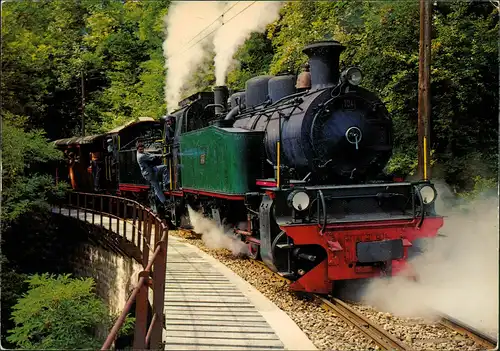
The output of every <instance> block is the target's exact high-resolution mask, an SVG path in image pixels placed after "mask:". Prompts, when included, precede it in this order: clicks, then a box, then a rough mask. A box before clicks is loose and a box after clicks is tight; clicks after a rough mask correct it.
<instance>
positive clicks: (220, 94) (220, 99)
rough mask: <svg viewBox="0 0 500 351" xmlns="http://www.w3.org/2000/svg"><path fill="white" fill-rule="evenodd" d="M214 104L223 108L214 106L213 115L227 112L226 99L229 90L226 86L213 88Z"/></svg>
mask: <svg viewBox="0 0 500 351" xmlns="http://www.w3.org/2000/svg"><path fill="white" fill-rule="evenodd" d="M213 90H214V103H215V104H216V105H222V106H224V107H222V108H221V107H220V106H215V114H216V115H218V114H221V113H223V112H226V111H227V99H228V98H229V90H228V89H227V86H225V85H221V86H217V87H214V89H213Z"/></svg>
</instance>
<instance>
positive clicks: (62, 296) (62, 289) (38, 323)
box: [7, 273, 111, 350]
mask: <svg viewBox="0 0 500 351" xmlns="http://www.w3.org/2000/svg"><path fill="white" fill-rule="evenodd" d="M27 282H28V283H29V290H28V292H27V293H26V294H25V295H24V296H23V297H22V298H21V299H19V300H18V302H17V304H16V305H15V306H14V307H13V313H12V320H13V321H14V323H15V325H16V326H15V328H14V329H12V330H10V331H9V333H10V334H11V335H10V336H9V337H8V338H7V340H8V341H9V342H12V343H14V344H16V345H17V347H19V348H23V349H59V350H62V349H97V348H98V347H100V346H101V343H102V342H103V340H99V338H98V337H97V331H98V328H99V327H104V328H106V329H109V327H110V326H111V318H110V317H109V315H108V311H107V308H106V306H105V304H104V303H103V302H102V301H101V300H100V299H99V298H98V297H97V296H96V295H95V293H94V292H93V290H94V284H95V283H94V280H93V279H92V278H86V279H75V278H71V277H70V275H69V274H67V275H59V276H53V275H48V274H46V273H45V274H42V275H38V274H36V275H33V276H31V277H30V278H29V279H28V280H27Z"/></svg>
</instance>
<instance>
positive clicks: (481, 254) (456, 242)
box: [364, 189, 499, 335]
mask: <svg viewBox="0 0 500 351" xmlns="http://www.w3.org/2000/svg"><path fill="white" fill-rule="evenodd" d="M440 190H441V191H440ZM442 190H443V189H438V191H439V192H440V193H441V194H444V193H445V192H443V191H442ZM436 209H437V210H438V213H440V214H441V215H446V216H447V217H445V219H444V227H443V228H442V230H440V232H441V234H443V235H444V236H442V237H437V238H436V239H431V240H427V245H425V252H424V253H423V254H422V255H421V256H419V257H417V258H415V259H414V260H412V262H411V264H412V266H413V269H414V270H415V271H416V273H417V275H418V277H419V282H418V283H415V282H412V281H408V280H407V279H404V278H399V277H395V278H393V279H391V280H390V281H387V280H375V281H373V282H372V283H371V284H370V285H369V286H368V288H367V290H366V291H365V296H364V300H365V302H367V303H369V304H371V305H374V306H376V307H378V308H379V309H381V310H385V311H389V312H392V313H395V314H398V315H402V316H410V317H422V316H425V317H433V315H434V311H439V312H444V313H446V314H448V315H450V316H452V317H455V318H457V319H458V320H460V321H463V322H465V323H467V324H469V325H471V326H473V327H475V328H477V329H479V330H483V331H484V332H486V333H491V334H492V335H496V333H497V332H498V293H499V291H498V280H499V276H498V274H499V271H498V260H499V255H498V229H499V228H498V198H497V197H482V198H479V199H476V200H474V201H470V202H468V203H465V204H463V205H462V206H461V207H460V208H457V207H453V208H451V207H450V206H448V205H447V202H445V201H441V200H439V198H438V202H437V203H436Z"/></svg>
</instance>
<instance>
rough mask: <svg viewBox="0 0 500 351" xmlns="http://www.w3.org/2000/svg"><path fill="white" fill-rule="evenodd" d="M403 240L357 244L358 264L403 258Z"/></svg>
mask: <svg viewBox="0 0 500 351" xmlns="http://www.w3.org/2000/svg"><path fill="white" fill-rule="evenodd" d="M403 254H404V251H403V240H401V239H396V240H383V241H368V242H361V243H357V245H356V256H357V258H358V262H361V263H372V262H384V261H390V260H398V259H400V258H403Z"/></svg>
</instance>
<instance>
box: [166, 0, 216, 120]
mask: <svg viewBox="0 0 500 351" xmlns="http://www.w3.org/2000/svg"><path fill="white" fill-rule="evenodd" d="M222 8H223V5H222V4H221V3H218V2H212V1H187V2H173V3H172V5H171V6H170V7H169V11H168V15H167V16H166V17H165V19H164V20H165V23H166V27H167V38H166V40H165V42H164V43H163V54H164V56H165V59H166V68H167V78H166V86H165V99H166V102H167V108H168V109H169V110H170V111H171V110H173V109H175V108H176V107H177V104H178V101H179V100H180V98H181V90H182V88H183V85H184V84H185V83H186V81H187V80H188V78H189V76H190V75H192V74H193V73H194V72H195V70H196V69H197V68H198V66H199V65H200V63H201V62H202V61H203V59H204V57H205V55H206V54H207V50H206V49H205V48H206V46H207V44H210V43H211V38H210V36H207V35H208V34H209V33H210V32H211V31H213V30H214V29H216V28H217V26H218V25H219V23H218V21H215V20H216V19H217V18H218V17H219V16H220V14H221V12H222V11H221V9H222ZM214 21H215V23H213V22H214Z"/></svg>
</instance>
